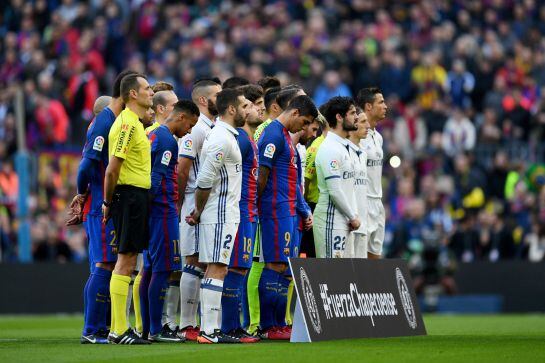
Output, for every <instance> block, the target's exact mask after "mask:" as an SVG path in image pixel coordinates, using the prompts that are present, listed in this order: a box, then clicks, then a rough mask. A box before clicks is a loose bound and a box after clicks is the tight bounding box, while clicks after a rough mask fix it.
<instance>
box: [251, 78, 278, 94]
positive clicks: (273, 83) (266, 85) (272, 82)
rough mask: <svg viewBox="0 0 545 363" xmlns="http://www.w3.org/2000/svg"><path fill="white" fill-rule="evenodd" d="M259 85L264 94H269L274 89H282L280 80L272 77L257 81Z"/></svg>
mask: <svg viewBox="0 0 545 363" xmlns="http://www.w3.org/2000/svg"><path fill="white" fill-rule="evenodd" d="M257 84H258V85H259V86H261V88H263V92H267V90H269V89H271V88H274V87H280V85H281V84H280V80H279V79H278V78H276V77H272V76H266V77H263V78H261V79H260V80H259V81H257Z"/></svg>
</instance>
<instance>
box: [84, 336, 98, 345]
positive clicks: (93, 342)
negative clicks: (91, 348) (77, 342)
mask: <svg viewBox="0 0 545 363" xmlns="http://www.w3.org/2000/svg"><path fill="white" fill-rule="evenodd" d="M84 338H85V339H86V340H87V341H88V342H89V343H91V344H95V343H96V342H97V338H92V339H91V338H89V337H84Z"/></svg>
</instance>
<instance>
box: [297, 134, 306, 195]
mask: <svg viewBox="0 0 545 363" xmlns="http://www.w3.org/2000/svg"><path fill="white" fill-rule="evenodd" d="M295 148H296V149H297V152H298V153H299V157H300V159H301V190H302V191H303V194H304V193H305V166H306V165H305V160H307V148H306V147H305V145H302V144H299V143H297V145H295Z"/></svg>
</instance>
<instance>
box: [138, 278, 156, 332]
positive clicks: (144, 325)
mask: <svg viewBox="0 0 545 363" xmlns="http://www.w3.org/2000/svg"><path fill="white" fill-rule="evenodd" d="M138 276H141V277H140V288H139V289H138V290H139V291H138V295H139V297H140V303H139V314H138V317H139V318H140V319H136V322H137V324H135V328H136V331H138V332H140V333H142V336H147V335H148V333H149V330H150V313H149V309H150V307H149V300H148V291H149V288H150V280H151V276H152V275H151V271H147V270H142V273H141V274H139V275H138ZM134 311H135V315H137V314H136V305H135V309H134ZM138 322H140V325H138Z"/></svg>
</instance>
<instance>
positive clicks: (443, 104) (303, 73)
mask: <svg viewBox="0 0 545 363" xmlns="http://www.w3.org/2000/svg"><path fill="white" fill-rule="evenodd" d="M544 33H545V1H541V0H539V1H538V0H525V1H511V0H490V1H486V0H483V1H478V0H467V1H447V0H437V1H431V0H430V1H415V2H412V1H404V2H401V1H377V0H345V1H334V0H330V1H311V0H307V1H303V0H300V1H299V0H293V1H257V0H253V1H252V0H250V1H246V2H238V1H206V0H201V1H186V2H183V4H181V2H180V1H175V0H170V1H168V0H166V1H161V0H156V1H149V0H148V1H143V0H133V1H128V0H90V1H76V0H34V1H25V0H6V1H2V2H1V4H0V90H1V91H0V262H1V264H0V268H1V269H2V271H3V272H2V274H4V276H2V278H5V277H6V275H5V274H8V273H10V271H11V272H13V271H22V270H21V269H22V267H21V265H18V264H17V263H18V262H27V263H28V262H32V263H36V264H38V263H41V262H49V263H58V264H65V263H69V265H67V266H70V267H69V268H68V267H65V268H63V267H62V266H60V267H59V266H56V265H54V264H47V265H43V266H47V268H45V267H43V266H42V267H40V266H37V267H36V268H37V269H40V268H42V269H44V271H45V270H46V269H47V271H58V273H59V276H66V271H67V270H68V271H71V270H73V269H76V268H77V269H79V270H81V271H83V272H82V273H84V272H85V269H86V268H87V267H85V266H84V264H85V263H86V261H87V251H86V236H85V233H84V231H83V228H77V227H76V228H75V227H71V228H67V227H65V226H64V220H65V218H66V212H67V204H68V203H69V202H70V200H71V197H72V196H73V195H74V193H75V179H76V171H77V167H78V163H79V158H80V152H81V148H82V145H83V142H84V135H85V130H86V128H87V125H88V124H89V122H90V120H91V119H92V106H93V103H94V100H95V99H96V98H97V97H98V96H99V95H103V94H110V93H111V85H112V82H113V79H114V77H115V75H116V74H117V73H118V72H119V71H121V70H122V69H125V68H131V69H134V70H136V71H139V72H142V73H145V74H147V75H148V76H149V80H150V83H154V82H155V81H158V80H164V81H167V82H170V83H172V84H174V85H175V90H176V93H177V94H178V96H179V97H181V98H188V97H190V92H191V87H192V84H193V81H194V80H195V79H197V78H199V77H206V76H218V77H219V78H220V79H221V80H225V79H226V78H228V77H230V76H232V75H237V76H242V77H245V78H248V79H249V80H250V81H251V82H256V81H257V80H259V79H260V78H262V77H263V76H265V75H275V76H277V77H278V78H279V79H280V80H281V81H282V83H283V84H289V83H298V84H300V85H301V86H303V88H304V89H305V90H306V92H307V93H308V94H309V95H311V96H312V97H313V98H314V100H315V102H316V104H317V105H320V104H322V103H324V102H325V101H326V100H327V99H328V98H330V97H332V96H335V95H347V96H350V95H354V96H355V95H356V93H357V91H358V90H359V89H360V88H363V87H369V86H379V87H380V88H381V89H382V91H383V94H384V96H385V97H386V99H387V104H388V107H389V111H388V116H387V119H386V120H384V121H383V123H382V124H381V125H380V126H379V130H380V132H381V134H382V135H383V137H384V142H385V145H384V147H385V167H384V179H383V185H384V195H385V197H384V203H385V207H386V210H387V216H388V217H387V224H386V228H387V231H386V241H385V255H386V257H399V258H405V259H407V260H408V261H409V266H410V268H411V270H412V272H413V280H414V282H415V285H416V288H417V292H418V293H420V294H421V295H422V297H423V298H422V303H423V304H424V306H426V309H428V310H430V311H441V310H442V309H444V310H449V309H450V310H456V309H458V310H460V309H462V311H463V310H464V309H466V310H467V309H469V311H472V309H475V308H477V307H482V308H481V310H482V311H481V312H487V311H490V312H492V311H525V310H526V311H527V310H545V291H543V287H541V290H539V286H541V285H540V284H539V283H541V284H543V281H544V280H545V268H544V266H545V264H544V263H543V261H544V255H545V227H544V226H545V188H544V186H545V163H544V162H545V141H544V134H545V88H544V85H545V38H544ZM18 92H19V93H18ZM17 94H19V95H21V96H20V98H17ZM17 100H21V102H19V103H18V102H17ZM18 104H19V105H21V106H22V107H21V108H20V109H21V110H23V114H22V115H21V117H20V119H19V121H18V119H17V117H16V116H17V112H16V111H17V105H18ZM17 125H20V127H22V128H23V129H22V130H21V129H20V130H17ZM17 131H19V135H21V136H20V137H21V138H22V137H24V139H20V140H19V143H18V142H17ZM21 131H24V132H21ZM18 144H19V146H18ZM23 146H25V147H26V152H24V151H23V150H24V149H23ZM392 157H394V160H392V159H391V158H392ZM397 157H399V158H400V160H401V164H400V166H399V167H396V168H394V167H393V166H397V164H396V162H395V161H397ZM391 160H392V163H390V161H391ZM18 165H19V166H18ZM21 165H23V166H25V165H27V166H28V168H24V167H22V166H21ZM19 170H27V171H28V174H27V173H25V172H24V171H21V172H18V171H19ZM21 173H23V174H24V175H21ZM22 179H23V180H22ZM21 182H24V189H25V190H24V192H23V193H22V194H20V187H21ZM27 192H28V193H27ZM19 195H24V196H25V198H24V199H25V200H20V197H19ZM26 209H28V210H26ZM21 226H27V229H26V231H27V233H26V234H25V232H24V231H23V232H21ZM24 229H25V228H23V230H24ZM72 263H81V264H82V266H83V267H81V266H80V267H74V266H76V265H73V264H72ZM55 266H56V267H55ZM79 270H78V271H79ZM82 281H83V280H82ZM536 286H537V287H536ZM77 288H79V285H78V287H77ZM532 294H533V295H532ZM536 294H541V295H539V296H541V299H540V298H535V299H534V298H532V296H533V297H536V296H538V295H536ZM445 295H452V296H450V297H449V296H445ZM77 297H78V298H79V295H77ZM464 297H465V300H464ZM471 299H477V300H471ZM449 304H450V305H449ZM452 304H454V305H452ZM477 310H478V309H477ZM0 312H1V311H0Z"/></svg>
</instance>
